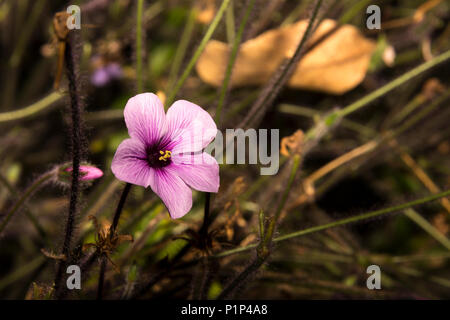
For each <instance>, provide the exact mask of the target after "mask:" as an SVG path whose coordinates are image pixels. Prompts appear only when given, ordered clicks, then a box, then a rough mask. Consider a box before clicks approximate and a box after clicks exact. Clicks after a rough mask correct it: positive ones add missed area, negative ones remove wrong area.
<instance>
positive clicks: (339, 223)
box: [214, 190, 450, 258]
mask: <svg viewBox="0 0 450 320" xmlns="http://www.w3.org/2000/svg"><path fill="white" fill-rule="evenodd" d="M449 195H450V190H447V191H444V192H441V193H437V194H434V195H431V196H428V197H425V198H421V199H417V200H414V201H410V202H406V203H403V204H400V205H397V206H393V207H389V208H385V209H381V210H376V211H372V212H368V213H364V214H360V215H357V216H353V217H350V218H345V219H341V220H337V221H334V222H331V223H327V224H324V225H320V226H316V227H312V228H308V229H304V230H300V231H296V232H292V233H288V234H286V235H284V236H280V237H277V238H274V239H273V242H280V241H285V240H288V239H292V238H297V237H301V236H304V235H307V234H311V233H314V232H319V231H323V230H326V229H330V228H335V227H338V226H342V225H346V224H349V223H353V222H359V221H362V220H366V219H370V218H374V217H377V216H381V215H384V214H388V213H392V212H396V211H402V210H405V209H408V208H411V207H414V206H418V205H421V204H425V203H428V202H432V201H435V200H438V199H440V198H444V197H447V196H449ZM257 246H258V243H254V244H251V245H248V246H245V247H240V248H236V249H232V250H228V251H224V252H222V253H219V254H217V255H215V256H214V257H216V258H219V257H225V256H229V255H232V254H236V253H240V252H244V251H248V250H251V249H253V248H256V247H257Z"/></svg>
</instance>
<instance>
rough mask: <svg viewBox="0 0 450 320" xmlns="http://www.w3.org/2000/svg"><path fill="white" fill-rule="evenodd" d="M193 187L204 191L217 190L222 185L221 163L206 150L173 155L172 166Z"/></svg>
mask: <svg viewBox="0 0 450 320" xmlns="http://www.w3.org/2000/svg"><path fill="white" fill-rule="evenodd" d="M172 167H173V168H174V169H175V170H176V172H177V174H178V175H179V176H180V178H181V179H183V181H184V182H186V183H187V184H188V185H189V186H190V187H191V188H193V189H195V190H199V191H203V192H217V191H218V190H219V185H220V177H219V165H218V163H217V161H216V159H214V158H213V157H212V156H211V155H209V154H208V153H206V152H203V153H198V154H190V155H186V154H184V155H181V154H176V155H174V156H173V157H172V165H171V168H172Z"/></svg>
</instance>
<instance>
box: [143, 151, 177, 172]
mask: <svg viewBox="0 0 450 320" xmlns="http://www.w3.org/2000/svg"><path fill="white" fill-rule="evenodd" d="M171 156H172V152H171V151H169V150H158V149H156V150H149V151H148V152H147V161H148V164H149V165H150V167H152V168H163V167H165V166H168V165H169V164H171V162H172V159H171Z"/></svg>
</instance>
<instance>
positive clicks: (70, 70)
mask: <svg viewBox="0 0 450 320" xmlns="http://www.w3.org/2000/svg"><path fill="white" fill-rule="evenodd" d="M70 38H71V37H69V40H70ZM64 60H65V62H66V71H67V79H68V82H69V97H70V110H71V120H72V124H71V134H72V141H71V142H72V146H71V147H72V181H71V186H70V202H69V212H68V215H67V222H66V230H65V236H64V243H63V247H62V254H63V255H65V256H66V261H70V259H71V257H70V255H71V246H72V238H73V231H74V227H75V218H76V214H77V210H78V198H79V192H80V179H79V178H80V162H81V144H82V132H81V112H82V108H81V99H80V94H79V93H80V89H79V84H78V79H77V76H76V71H75V61H74V60H75V57H74V52H73V48H72V43H71V41H68V42H67V45H66V51H65V59H64ZM66 261H63V260H61V261H60V263H59V266H58V270H57V273H56V278H55V286H56V296H57V297H58V295H59V294H61V286H60V284H61V279H62V275H63V272H64V271H63V270H64V267H65V265H66Z"/></svg>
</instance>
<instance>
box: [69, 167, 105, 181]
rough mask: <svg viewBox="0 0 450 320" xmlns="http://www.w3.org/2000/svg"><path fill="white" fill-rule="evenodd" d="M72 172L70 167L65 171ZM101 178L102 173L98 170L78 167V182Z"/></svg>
mask: <svg viewBox="0 0 450 320" xmlns="http://www.w3.org/2000/svg"><path fill="white" fill-rule="evenodd" d="M72 170H73V169H72V167H69V168H67V169H66V170H65V171H67V172H72ZM101 176H103V171H102V170H100V169H99V168H96V167H93V166H88V165H81V166H80V181H89V180H94V179H98V178H100V177H101Z"/></svg>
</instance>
